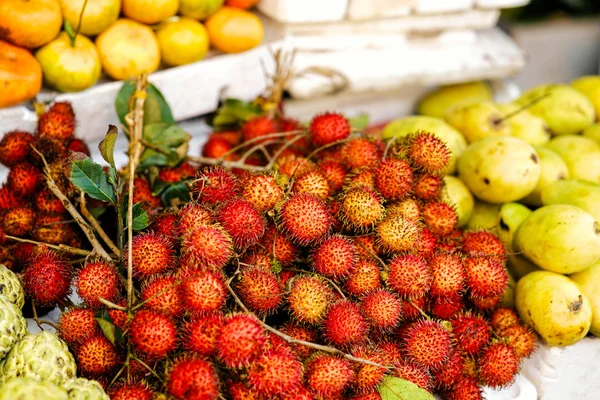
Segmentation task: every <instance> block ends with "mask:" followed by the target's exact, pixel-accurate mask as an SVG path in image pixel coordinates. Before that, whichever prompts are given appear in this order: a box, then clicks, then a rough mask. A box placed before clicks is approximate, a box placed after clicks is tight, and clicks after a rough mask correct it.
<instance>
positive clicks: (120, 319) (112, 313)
mask: <svg viewBox="0 0 600 400" xmlns="http://www.w3.org/2000/svg"><path fill="white" fill-rule="evenodd" d="M117 304H118V305H120V306H121V307H125V306H126V305H127V302H125V301H124V300H122V301H120V302H118V303H117ZM107 312H108V315H109V317H110V319H111V321H112V322H113V324H115V326H118V327H119V328H121V330H122V331H125V330H126V329H127V328H128V327H129V321H128V318H129V317H128V316H127V313H126V312H125V311H122V310H116V309H108V311H107Z"/></svg>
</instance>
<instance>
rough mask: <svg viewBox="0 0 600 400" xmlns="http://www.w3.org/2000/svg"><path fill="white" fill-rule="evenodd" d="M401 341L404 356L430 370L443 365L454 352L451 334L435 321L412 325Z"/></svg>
mask: <svg viewBox="0 0 600 400" xmlns="http://www.w3.org/2000/svg"><path fill="white" fill-rule="evenodd" d="M400 339H401V341H402V344H403V350H404V354H405V355H406V356H407V357H409V358H410V359H412V360H414V361H415V362H417V363H419V364H421V365H423V366H425V367H428V368H435V367H439V366H440V365H442V364H443V363H444V362H445V361H446V360H447V359H448V356H449V355H450V352H451V350H452V339H451V336H450V333H449V332H448V331H447V330H446V328H444V326H443V325H442V324H441V323H440V322H438V321H434V320H422V321H418V322H414V323H412V324H411V325H409V326H408V327H406V328H405V329H404V330H403V332H402V337H401V338H400Z"/></svg>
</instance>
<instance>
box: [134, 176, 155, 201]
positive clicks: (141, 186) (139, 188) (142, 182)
mask: <svg viewBox="0 0 600 400" xmlns="http://www.w3.org/2000/svg"><path fill="white" fill-rule="evenodd" d="M133 186H134V189H133V190H134V191H133V202H134V203H140V202H141V203H143V204H144V205H146V206H147V207H150V208H158V207H160V206H162V201H161V200H160V197H158V196H154V195H153V194H152V188H151V187H150V183H149V182H148V181H147V180H146V179H142V178H135V179H134V181H133Z"/></svg>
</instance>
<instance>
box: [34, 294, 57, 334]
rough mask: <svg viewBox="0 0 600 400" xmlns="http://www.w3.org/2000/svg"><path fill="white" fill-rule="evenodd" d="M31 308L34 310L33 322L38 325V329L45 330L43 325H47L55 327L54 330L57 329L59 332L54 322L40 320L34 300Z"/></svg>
mask: <svg viewBox="0 0 600 400" xmlns="http://www.w3.org/2000/svg"><path fill="white" fill-rule="evenodd" d="M31 308H32V310H33V320H34V321H35V323H36V324H37V326H38V328H40V329H41V330H44V328H42V325H44V324H45V325H48V326H51V327H53V328H54V329H56V331H58V326H56V324H54V323H53V322H50V321H46V320H45V319H39V318H38V315H37V310H36V309H35V302H34V301H33V299H32V300H31Z"/></svg>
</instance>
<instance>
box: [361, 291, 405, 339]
mask: <svg viewBox="0 0 600 400" xmlns="http://www.w3.org/2000/svg"><path fill="white" fill-rule="evenodd" d="M360 306H361V311H362V313H363V315H364V316H365V317H366V318H367V321H369V324H370V325H371V326H372V327H374V328H376V329H379V330H381V331H383V332H389V331H391V330H392V329H394V328H395V327H396V326H397V325H398V323H399V322H400V319H401V318H402V302H401V301H400V300H399V299H398V297H396V295H395V294H393V293H391V292H389V291H387V290H384V289H380V290H377V291H374V292H372V293H370V294H368V295H366V296H365V297H364V298H363V299H362V300H361V303H360Z"/></svg>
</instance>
